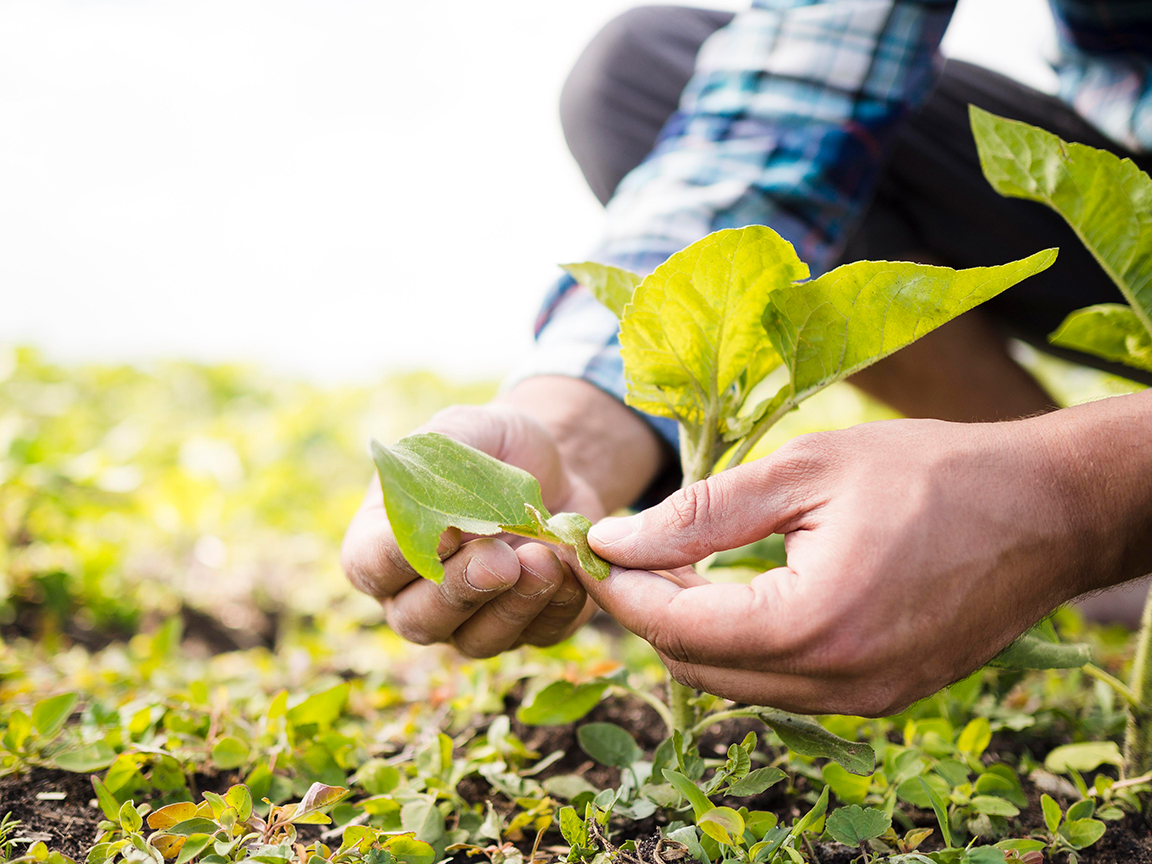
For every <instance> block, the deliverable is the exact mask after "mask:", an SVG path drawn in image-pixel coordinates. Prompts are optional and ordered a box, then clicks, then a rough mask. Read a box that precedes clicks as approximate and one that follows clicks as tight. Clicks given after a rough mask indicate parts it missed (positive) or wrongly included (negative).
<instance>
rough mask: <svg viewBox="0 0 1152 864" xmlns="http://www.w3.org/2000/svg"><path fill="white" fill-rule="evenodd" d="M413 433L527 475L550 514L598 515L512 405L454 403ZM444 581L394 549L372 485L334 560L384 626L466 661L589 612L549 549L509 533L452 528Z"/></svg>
mask: <svg viewBox="0 0 1152 864" xmlns="http://www.w3.org/2000/svg"><path fill="white" fill-rule="evenodd" d="M418 431H420V432H440V433H443V434H445V435H448V436H450V437H452V438H455V439H456V440H458V441H462V442H464V443H465V444H468V445H470V446H472V447H475V448H477V449H478V450H482V451H484V452H485V453H487V454H489V455H490V456H494V457H495V458H497V459H499V460H500V461H502V462H506V463H508V464H510V465H515V466H516V467H518V468H522V469H524V470H525V471H527V472H529V473H530V474H532V475H533V476H535V477H536V479H537V480H539V481H540V487H541V491H542V492H543V497H544V504H545V506H546V507H548V509H549V510H550V511H552V512H553V513H558V512H561V511H569V512H576V513H582V514H583V515H584V516H586V517H588V518H589V519H591V520H592V521H593V522H595V521H596V520H598V519H600V518H601V517H603V516H604V515H605V510H604V505H603V504H602V503H601V501H600V498H599V497H598V496H597V494H596V493H595V492H594V491H593V489H592V487H591V486H589V484H588V483H587V482H586V481H584V480H583V479H582V478H581V477H580V476H578V475H577V474H575V473H574V472H572V471H571V470H570V469H569V468H568V467H567V466H565V464H564V462H563V460H562V458H561V456H560V451H559V450H558V448H557V445H556V441H555V439H554V438H553V436H552V434H551V433H550V432H549V431H548V429H546V428H545V427H544V426H543V425H541V424H540V423H539V422H538V421H537V420H535V419H533V418H532V417H531V416H530V415H529V414H527V413H526V412H524V411H522V410H520V409H519V408H516V407H513V406H511V405H500V404H491V405H485V406H457V407H455V408H448V409H446V410H444V411H441V412H440V413H439V414H437V415H436V416H435V417H433V418H432V420H430V421H429V422H428V423H427V424H426V425H425V426H423V427H421V429H419V430H418ZM440 553H441V557H442V560H443V561H444V579H443V581H442V582H441V583H440V584H439V585H437V584H436V583H434V582H431V581H429V580H427V579H424V578H423V577H421V576H420V575H419V574H417V573H416V571H415V570H413V569H412V568H411V567H410V566H409V564H408V562H407V561H405V560H404V556H403V555H402V554H401V553H400V550H399V548H398V547H397V545H396V540H395V538H394V536H393V534H392V529H391V527H390V526H389V524H388V516H387V514H386V513H385V511H384V498H383V493H382V492H381V489H380V478H379V477H374V478H373V480H372V483H371V485H370V486H369V488H368V494H367V495H366V496H365V498H364V502H363V503H362V504H361V505H360V509H359V511H358V512H357V513H356V515H355V516H354V517H353V519H352V523H351V524H350V525H349V526H348V531H347V533H346V534H345V536H344V545H343V548H342V550H341V563H342V565H343V567H344V572H345V573H346V574H347V576H348V579H349V581H351V583H352V584H353V585H354V586H355V587H356V588H358V589H359V590H360V591H363V592H364V593H366V594H369V595H371V596H373V597H375V598H376V599H377V600H379V601H380V602H381V604H383V606H384V610H385V614H386V616H387V620H388V625H389V626H390V627H391V628H392V629H393V630H394V631H396V632H397V633H398V634H400V635H401V636H403V637H404V638H405V639H408V640H409V641H412V642H416V643H417V644H420V645H427V644H430V643H432V642H451V643H453V644H455V646H456V647H457V649H459V650H460V651H461V653H463V654H466V655H467V656H469V657H491V656H494V655H496V654H499V653H500V652H502V651H506V650H508V649H510V648H515V647H516V646H518V645H552V644H554V643H556V642H559V641H561V640H562V639H565V638H567V637H568V636H569V635H570V634H571V633H572V632H573V631H574V630H576V629H577V628H578V627H579V626H580V625H581V624H583V623H584V622H585V621H586V620H587V619H588V618H589V617H591V615H592V613H593V612H594V611H595V609H596V607H595V605H594V604H593V603H592V602H591V601H590V600H588V597H587V594H586V593H585V591H584V588H583V587H582V586H581V584H580V582H579V580H578V579H577V578H576V576H575V575H574V573H573V570H572V567H573V566H575V563H574V560H573V562H572V563H571V564H570V563H569V562H568V561H567V560H565V559H564V558H561V557H560V556H558V555H557V553H556V552H555V551H554V550H553V549H552V548H551V547H549V546H545V545H544V544H542V543H537V542H533V541H530V540H526V539H524V538H522V537H514V536H511V535H507V534H502V535H498V536H496V537H476V536H475V535H466V534H461V532H460V531H459V530H457V529H455V528H452V529H449V530H448V531H446V532H444V535H443V537H442V538H441V541H440Z"/></svg>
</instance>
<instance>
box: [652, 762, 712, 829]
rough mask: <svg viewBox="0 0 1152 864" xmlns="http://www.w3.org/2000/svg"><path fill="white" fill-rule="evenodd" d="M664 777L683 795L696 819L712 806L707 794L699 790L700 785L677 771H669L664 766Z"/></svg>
mask: <svg viewBox="0 0 1152 864" xmlns="http://www.w3.org/2000/svg"><path fill="white" fill-rule="evenodd" d="M664 779H665V780H667V781H668V782H669V783H671V784H672V785H673V786H675V787H676V791H677V792H679V793H680V794H681V795H683V796H684V798H685V799H686V800H687V801H688V803H689V804H691V805H692V811H693V812H694V813H695V815H696V818H697V819H699V818H700V817H701V816H703V815H704V814H705V813H707V812H708V811H709V810H711V809H712V807H713V806H714V805H713V804H712V802H711V801H709V800H708V796H707V795H705V794H704V793H703V792H701V791H700V787H699V786H697V785H696V784H695V783H693V782H692V781H691V780H689V779H688V778H687V777H685V776H684V775H683V774H681V773H680V772H679V771H670V770H668V769H667V768H665V769H664Z"/></svg>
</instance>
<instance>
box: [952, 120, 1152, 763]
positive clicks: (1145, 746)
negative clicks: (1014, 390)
mask: <svg viewBox="0 0 1152 864" xmlns="http://www.w3.org/2000/svg"><path fill="white" fill-rule="evenodd" d="M970 113H971V120H972V131H973V133H974V134H975V136H976V145H977V147H978V149H979V152H980V164H981V166H982V167H983V169H984V176H985V177H987V178H988V182H990V183H991V184H992V187H993V188H994V189H995V190H996V191H997V192H999V193H1000V194H1001V195H1005V196H1008V197H1012V198H1023V199H1026V200H1029V201H1039V202H1040V203H1042V204H1045V205H1047V206H1048V207H1050V208H1051V209H1053V210H1055V211H1056V212H1057V213H1059V214H1060V215H1061V216H1062V217H1063V218H1064V220H1065V221H1066V222H1067V223H1068V225H1069V226H1070V227H1071V228H1072V230H1073V231H1075V232H1076V236H1077V237H1079V238H1080V240H1081V241H1082V242H1083V243H1084V245H1085V246H1086V247H1087V249H1088V251H1089V252H1091V253H1092V255H1093V257H1095V259H1096V260H1097V261H1098V262H1099V263H1100V266H1101V267H1103V268H1104V272H1105V273H1107V274H1108V276H1109V278H1111V279H1112V281H1113V282H1114V283H1116V287H1117V288H1119V289H1120V293H1121V294H1122V295H1123V296H1124V299H1125V300H1127V301H1128V303H1127V305H1124V304H1120V303H1104V304H1099V305H1096V306H1090V307H1088V308H1086V309H1080V310H1078V311H1076V312H1073V313H1072V314H1071V315H1069V316H1068V317H1067V318H1066V319H1065V320H1064V322H1063V323H1062V324H1061V325H1060V326H1059V328H1057V330H1056V332H1055V333H1053V334H1052V335H1051V336H1050V337H1049V338H1050V339H1051V341H1052V343H1053V344H1055V345H1060V346H1063V347H1066V348H1074V349H1076V350H1078V351H1084V352H1086V353H1089V354H1095V355H1096V356H1098V357H1103V358H1104V359H1106V360H1111V361H1115V362H1119V363H1123V364H1125V365H1128V366H1130V367H1132V368H1134V369H1140V370H1143V371H1146V372H1147V371H1152V178H1149V177H1148V175H1147V174H1145V173H1144V172H1142V171H1141V170H1140V169H1139V168H1137V167H1136V166H1135V164H1133V162H1132V161H1131V160H1130V159H1121V158H1119V157H1118V156H1115V155H1113V154H1112V153H1109V152H1107V151H1106V150H1098V149H1096V148H1094V147H1088V146H1086V145H1084V144H1070V143H1068V142H1066V141H1062V140H1061V139H1060V138H1058V137H1056V136H1055V135H1052V134H1051V133H1049V132H1045V131H1044V130H1042V129H1037V128H1036V127H1034V126H1029V125H1028V124H1026V123H1018V122H1016V121H1013V120H1006V119H1004V118H1003V117H997V116H996V115H994V114H989V113H988V112H987V111H982V110H980V109H979V108H976V107H975V106H973V107H972V108H971V109H970ZM1086 669H1087V671H1089V672H1090V673H1091V674H1093V675H1095V676H1096V677H1098V678H1100V679H1101V680H1103V681H1105V682H1107V683H1108V684H1109V685H1110V686H1112V687H1113V688H1114V689H1115V690H1116V692H1117V693H1119V694H1120V696H1122V697H1123V698H1124V699H1125V701H1126V702H1127V703H1128V728H1127V732H1126V735H1125V742H1124V770H1125V773H1126V774H1127V775H1128V776H1130V777H1132V776H1136V775H1138V774H1146V773H1148V772H1149V771H1150V770H1152V599H1150V600H1149V602H1148V603H1147V604H1146V605H1145V607H1144V614H1143V618H1142V621H1141V625H1140V630H1139V633H1138V634H1137V637H1136V657H1135V660H1134V662H1133V667H1132V678H1131V682H1130V683H1129V684H1128V685H1127V686H1126V685H1125V684H1123V682H1120V681H1117V680H1116V679H1115V678H1113V677H1112V676H1110V675H1108V674H1107V673H1105V672H1103V670H1100V669H1096V668H1095V667H1086Z"/></svg>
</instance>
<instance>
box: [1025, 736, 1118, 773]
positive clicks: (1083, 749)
mask: <svg viewBox="0 0 1152 864" xmlns="http://www.w3.org/2000/svg"><path fill="white" fill-rule="evenodd" d="M1123 764H1124V757H1123V756H1122V755H1121V754H1120V748H1119V747H1118V746H1116V742H1115V741H1082V742H1080V743H1079V744H1065V745H1063V746H1061V747H1057V748H1056V749H1055V750H1053V751H1052V752H1051V753H1049V754H1048V756H1047V757H1046V758H1045V759H1044V767H1045V768H1046V769H1048V770H1049V771H1051V772H1052V773H1053V774H1064V773H1067V772H1068V771H1070V770H1071V771H1079V772H1080V773H1081V774H1083V773H1085V772H1087V771H1095V770H1096V769H1097V768H1099V767H1100V766H1101V765H1123Z"/></svg>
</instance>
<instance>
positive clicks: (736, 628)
mask: <svg viewBox="0 0 1152 864" xmlns="http://www.w3.org/2000/svg"><path fill="white" fill-rule="evenodd" d="M583 582H584V587H585V588H586V590H587V591H588V594H589V595H590V596H591V597H592V599H593V600H595V601H596V603H597V604H599V606H600V608H602V609H603V610H604V611H605V612H607V613H608V614H609V615H611V616H612V617H613V618H615V619H616V620H617V621H619V622H620V624H622V625H623V626H624V627H626V628H627V629H629V630H631V631H632V632H633V633H635V634H637V635H638V636H640V637H641V638H643V639H645V640H647V641H648V642H650V643H652V645H653V647H654V648H655V649H656V650H657V651H659V652H660V653H662V654H665V655H668V656H669V657H671V658H672V659H674V660H676V661H677V662H680V663H690V664H705V665H717V666H726V667H733V668H739V669H751V670H756V671H761V672H768V671H771V672H781V673H786V674H794V673H797V672H803V671H807V668H806V667H807V666H808V665H809V664H811V663H812V662H813V661H812V660H810V659H809V658H808V656H807V654H808V651H809V648H810V646H811V645H812V644H813V643H814V642H815V641H816V640H818V639H820V638H822V637H826V636H827V633H826V630H825V628H824V627H823V622H824V621H825V620H827V618H826V616H825V614H824V613H825V610H826V609H827V608H828V607H829V606H830V605H831V604H829V602H828V600H827V598H824V599H823V600H820V599H819V598H813V597H812V596H810V595H811V593H812V592H809V591H805V590H804V589H805V585H804V583H803V582H802V581H801V580H800V579H799V577H798V576H797V574H796V573H795V572H793V571H792V570H789V569H788V568H787V567H778V568H776V569H775V570H769V571H768V572H767V573H762V574H760V575H759V576H757V577H756V578H754V579H753V580H752V581H751V582H750V583H749V584H747V585H741V584H736V583H719V584H711V583H705V584H698V585H690V586H688V587H682V586H681V585H679V584H677V583H676V582H674V581H671V580H669V579H666V578H664V577H662V576H660V575H659V574H656V573H652V572H649V571H646V570H621V569H620V568H617V567H613V568H612V572H611V575H609V577H608V578H607V579H605V580H604V581H603V582H597V581H596V580H595V579H590V578H588V579H585V580H583ZM813 600H817V601H818V602H815V603H814V602H812V601H813Z"/></svg>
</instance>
